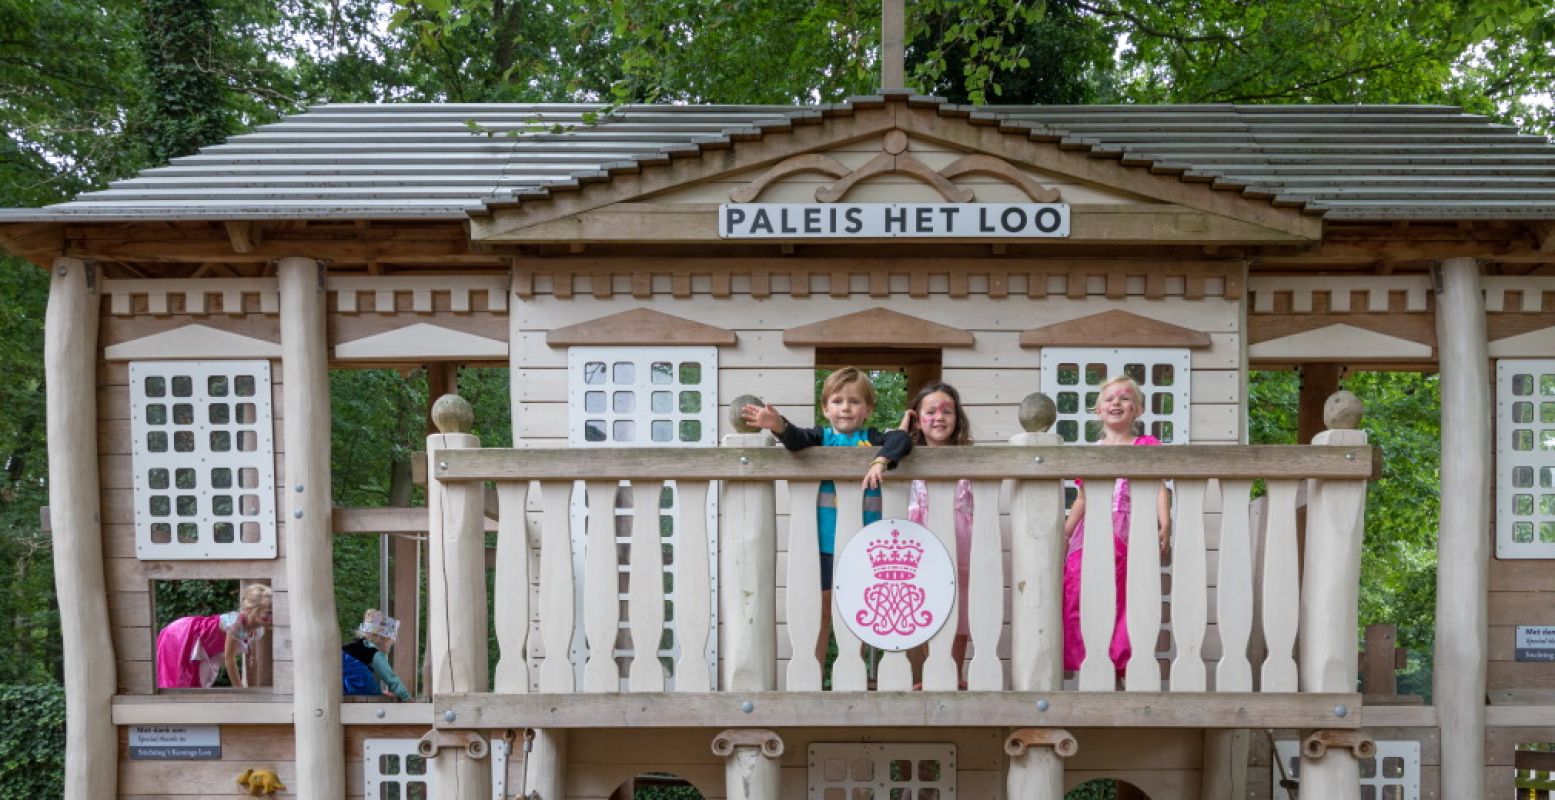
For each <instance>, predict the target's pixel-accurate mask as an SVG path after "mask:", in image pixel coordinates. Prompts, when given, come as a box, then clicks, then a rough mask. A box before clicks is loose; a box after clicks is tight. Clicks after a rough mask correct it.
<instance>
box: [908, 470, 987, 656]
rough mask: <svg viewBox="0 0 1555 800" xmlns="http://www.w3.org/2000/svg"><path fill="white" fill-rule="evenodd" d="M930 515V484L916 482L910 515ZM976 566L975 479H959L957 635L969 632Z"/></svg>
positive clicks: (920, 519)
mask: <svg viewBox="0 0 1555 800" xmlns="http://www.w3.org/2000/svg"><path fill="white" fill-rule="evenodd" d="M928 517H929V488H928V486H926V485H925V484H924V482H923V481H913V482H912V493H911V494H910V495H909V496H908V500H907V518H908V519H910V520H912V521H913V522H916V523H918V524H919V525H925V526H926V523H925V522H924V520H926V519H928ZM971 570H972V482H971V481H956V607H957V608H958V609H959V610H958V612H957V615H956V635H957V636H966V635H967V632H968V631H969V630H971V626H970V625H969V624H968V622H967V609H966V589H967V581H968V580H969V576H970V575H971Z"/></svg>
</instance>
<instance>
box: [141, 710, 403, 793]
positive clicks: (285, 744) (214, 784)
mask: <svg viewBox="0 0 1555 800" xmlns="http://www.w3.org/2000/svg"><path fill="white" fill-rule="evenodd" d="M423 733H426V729H425V726H422V727H415V726H394V725H348V726H346V729H345V753H344V754H343V756H344V758H345V761H346V798H347V799H348V800H357V799H358V798H363V797H364V794H363V779H364V775H363V768H362V742H363V741H364V740H366V739H379V738H396V739H417V738H420V736H421V734H423ZM292 748H293V740H292V728H291V726H290V725H223V726H222V727H221V759H220V760H215V761H131V760H130V759H129V728H127V727H126V728H120V729H119V797H120V798H121V800H171V798H179V800H204V798H215V797H248V796H249V794H248V793H247V792H246V791H245V790H244V789H243V787H241V786H239V785H238V784H237V778H238V776H239V775H241V774H242V773H243V771H244V770H246V769H251V768H252V769H273V770H275V771H276V776H277V777H279V778H280V779H281V783H283V784H285V785H286V790H285V791H282V792H278V793H277V794H276V795H275V796H276V797H296V796H297V780H296V778H297V767H296V761H295V760H294V758H293V749H292Z"/></svg>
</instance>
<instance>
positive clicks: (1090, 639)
mask: <svg viewBox="0 0 1555 800" xmlns="http://www.w3.org/2000/svg"><path fill="white" fill-rule="evenodd" d="M1082 279H1083V278H1082ZM1072 280H1073V276H1071V281H1072ZM1115 488H1116V481H1114V480H1113V479H1112V478H1094V479H1088V480H1086V482H1085V543H1084V547H1082V548H1081V551H1080V637H1081V640H1082V641H1084V642H1085V659H1084V660H1083V661H1081V662H1080V680H1079V685H1080V691H1082V692H1110V691H1112V690H1113V688H1114V687H1115V686H1116V685H1117V672H1116V670H1115V668H1114V667H1113V664H1112V655H1111V652H1110V651H1111V649H1112V632H1113V629H1114V627H1115V621H1116V618H1117V604H1118V587H1117V583H1116V580H1117V577H1116V572H1115V570H1116V567H1115V563H1116V562H1115V558H1116V554H1117V546H1116V544H1115V543H1114V542H1113V540H1112V494H1113V491H1114V489H1115Z"/></svg>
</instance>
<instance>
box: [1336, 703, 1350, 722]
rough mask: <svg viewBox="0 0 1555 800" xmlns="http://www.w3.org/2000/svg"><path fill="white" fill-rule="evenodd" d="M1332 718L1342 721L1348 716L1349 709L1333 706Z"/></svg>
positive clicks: (1342, 706)
mask: <svg viewBox="0 0 1555 800" xmlns="http://www.w3.org/2000/svg"><path fill="white" fill-rule="evenodd" d="M1334 716H1336V717H1338V718H1340V719H1344V718H1345V717H1348V716H1350V709H1349V708H1347V707H1346V706H1344V705H1337V706H1334Z"/></svg>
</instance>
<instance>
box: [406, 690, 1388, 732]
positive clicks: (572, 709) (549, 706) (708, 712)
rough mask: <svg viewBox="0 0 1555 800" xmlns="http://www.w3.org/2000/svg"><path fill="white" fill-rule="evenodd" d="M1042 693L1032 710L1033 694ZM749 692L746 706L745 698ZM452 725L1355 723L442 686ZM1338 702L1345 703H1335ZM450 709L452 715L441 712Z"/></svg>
mask: <svg viewBox="0 0 1555 800" xmlns="http://www.w3.org/2000/svg"><path fill="white" fill-rule="evenodd" d="M1039 700H1046V701H1048V703H1047V706H1046V710H1045V711H1043V710H1039V706H1038V701H1039ZM746 701H749V702H750V706H751V711H750V712H749V713H747V712H746V711H744V710H743V709H742V704H743V703H745V702H746ZM432 703H433V706H434V708H435V714H434V715H433V719H434V722H433V724H434V725H435V726H436V727H439V728H450V729H470V728H478V729H490V728H522V727H525V726H536V725H539V726H545V727H548V728H580V729H581V728H726V727H730V728H732V727H748V726H753V725H760V726H763V727H771V728H785V727H808V726H813V725H814V724H815V720H817V719H825V720H828V723H829V724H830V725H833V726H835V727H839V728H848V727H875V726H886V727H907V728H938V727H977V728H988V727H1015V728H1026V727H1040V728H1052V727H1061V728H1080V727H1084V728H1264V727H1268V728H1310V729H1331V730H1354V729H1356V728H1359V727H1360V724H1361V715H1360V714H1359V713H1356V712H1358V710H1359V709H1360V707H1361V696H1360V694H1358V693H1355V692H1311V693H1308V692H1303V693H1300V694H1296V693H1283V694H1281V693H1258V692H1207V693H1206V692H1195V693H1192V694H1183V693H1169V692H867V693H866V692H857V693H853V692H754V691H753V692H734V691H721V692H711V693H705V694H702V693H683V692H668V693H663V692H649V693H641V694H637V693H631V694H624V693H615V692H610V693H587V692H583V693H566V694H511V695H508V694H487V693H480V694H439V695H436V696H434V697H433V698H432ZM1338 706H1344V707H1345V708H1346V709H1347V713H1346V715H1345V716H1343V717H1339V716H1337V715H1336V714H1335V713H1334V709H1335V708H1337V707H1338ZM448 711H453V712H454V718H455V720H456V721H455V722H452V723H450V722H445V721H444V715H445V713H446V712H448Z"/></svg>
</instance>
